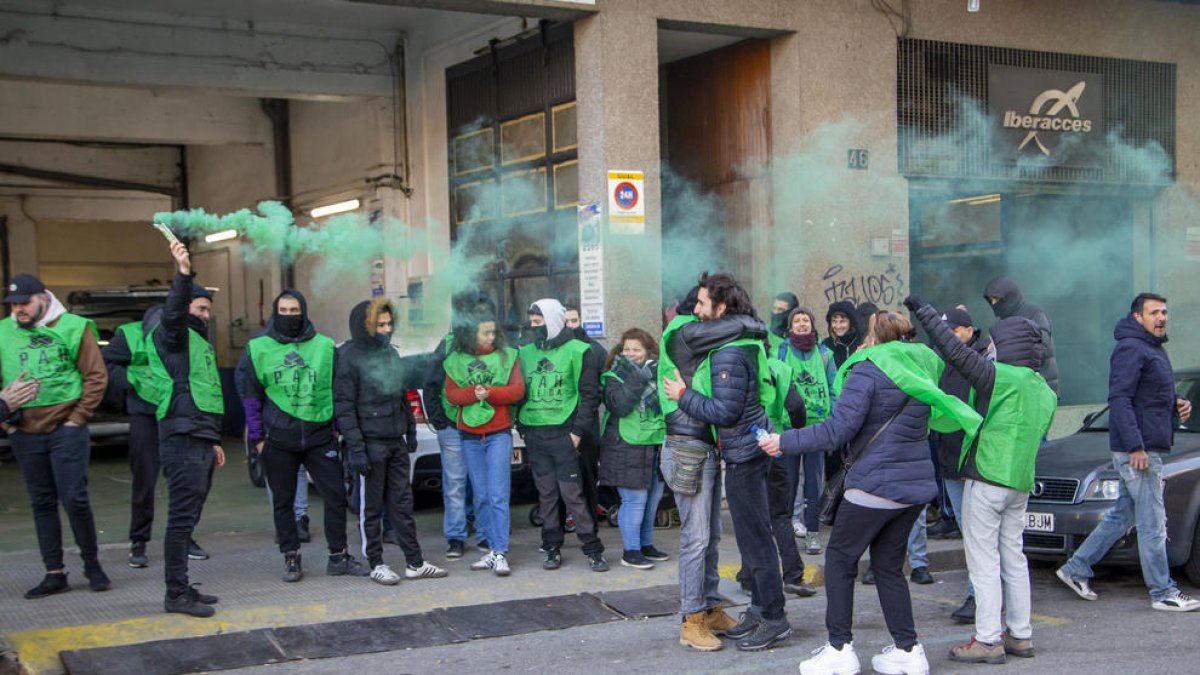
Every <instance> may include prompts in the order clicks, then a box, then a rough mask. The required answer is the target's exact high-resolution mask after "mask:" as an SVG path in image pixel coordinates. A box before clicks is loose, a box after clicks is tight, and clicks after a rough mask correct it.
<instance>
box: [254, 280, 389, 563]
mask: <svg viewBox="0 0 1200 675" xmlns="http://www.w3.org/2000/svg"><path fill="white" fill-rule="evenodd" d="M246 358H247V361H248V364H247V365H248V367H247V372H246V380H245V383H244V386H245V392H246V393H245V395H244V397H243V399H242V407H243V408H244V409H245V411H246V432H247V438H249V440H250V443H251V444H252V445H253V446H254V450H255V452H257V453H258V455H259V461H261V462H262V465H263V471H264V473H265V474H266V478H267V485H268V486H269V487H270V488H271V490H270V492H271V501H272V509H273V511H274V514H275V535H276V540H277V541H278V542H279V551H280V553H282V554H283V565H284V573H283V580H284V581H287V582H295V581H300V579H301V577H302V576H303V575H304V571H303V567H302V565H301V558H300V532H299V527H298V525H299V523H298V522H297V520H296V518H294V517H293V516H294V513H293V508H294V506H295V501H296V492H297V482H296V475H297V473H298V472H299V471H300V470H301V467H304V468H305V469H307V471H308V474H309V475H310V476H312V479H313V481H314V483H315V484H316V487H317V493H318V494H320V495H321V500H322V501H323V502H324V504H325V519H324V525H325V543H326V545H327V546H328V547H329V561H328V563H327V564H326V566H325V574H326V575H327V576H331V577H336V576H355V577H362V576H366V575H367V574H368V570H367V569H366V568H365V567H363V565H362V563H360V562H358V561H357V560H355V559H354V557H353V556H351V555H350V554H349V552H348V551H347V550H346V509H347V503H346V490H345V485H344V481H343V476H342V462H341V459H340V458H339V456H338V451H337V440H336V436H335V432H334V429H333V372H334V361H335V350H334V343H333V340H332V339H330V338H328V337H326V336H324V335H321V334H319V333H317V330H316V328H315V327H314V326H313V324H312V322H311V321H309V319H308V303H307V302H306V301H305V299H304V296H303V295H301V293H300V292H299V291H297V290H295V289H291V288H289V289H285V290H284V291H283V293H281V294H280V295H279V297H277V298H275V302H274V303H273V305H272V311H271V319H270V321H269V322H268V323H267V326H266V330H265V331H264V332H263V334H262V335H260V336H258V337H255V338H253V339H251V340H250V341H249V342H248V343H246ZM307 488H308V485H307V483H305V485H304V489H307Z"/></svg>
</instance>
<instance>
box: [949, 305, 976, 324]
mask: <svg viewBox="0 0 1200 675" xmlns="http://www.w3.org/2000/svg"><path fill="white" fill-rule="evenodd" d="M942 318H943V319H945V320H946V323H947V324H948V325H949V326H950V327H951V328H958V327H960V326H965V327H967V328H974V327H975V322H974V321H973V320H972V319H971V313H970V312H968V311H967V310H965V309H961V308H958V307H955V308H954V309H952V310H950V311H948V312H946V313H945V314H943V315H942Z"/></svg>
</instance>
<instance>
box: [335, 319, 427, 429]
mask: <svg viewBox="0 0 1200 675" xmlns="http://www.w3.org/2000/svg"><path fill="white" fill-rule="evenodd" d="M384 309H387V310H389V311H390V310H391V305H390V303H388V302H387V300H386V299H384V298H376V299H375V300H373V301H371V302H360V303H359V304H358V305H356V306H355V307H354V309H353V310H352V311H351V312H350V336H351V337H350V340H349V341H348V342H346V343H345V344H343V345H342V346H341V347H339V348H338V351H337V364H338V369H337V373H336V375H335V376H334V379H333V409H334V416H335V418H336V419H337V425H338V429H339V430H341V432H342V437H343V439H344V441H345V443H346V451H347V452H359V451H364V450H366V443H367V442H370V441H379V442H385V443H392V442H395V441H397V440H400V439H405V440H407V442H408V447H409V449H410V450H411V449H412V448H415V447H416V445H417V426H416V422H415V421H414V419H413V414H412V411H411V410H410V409H409V407H408V400H407V398H406V393H407V389H408V388H410V387H409V385H411V384H412V383H413V382H414V381H418V382H419V381H420V379H421V376H422V375H423V374H424V372H425V371H424V370H420V371H419V372H407V369H406V368H405V364H404V362H403V361H402V360H401V359H400V355H399V354H398V353H397V352H396V350H395V348H393V347H392V345H391V343H390V342H382V341H380V340H377V339H376V338H375V319H376V318H377V317H378V316H379V314H380V313H381V312H382V311H383V310H384ZM391 315H392V316H393V317H395V316H396V313H395V312H391Z"/></svg>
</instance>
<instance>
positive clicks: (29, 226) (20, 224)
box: [0, 196, 38, 283]
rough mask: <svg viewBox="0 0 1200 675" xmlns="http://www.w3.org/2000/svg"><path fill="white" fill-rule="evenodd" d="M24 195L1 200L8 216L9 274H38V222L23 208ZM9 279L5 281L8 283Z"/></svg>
mask: <svg viewBox="0 0 1200 675" xmlns="http://www.w3.org/2000/svg"><path fill="white" fill-rule="evenodd" d="M21 200H22V197H19V196H18V197H13V198H12V199H5V200H4V201H2V202H0V210H2V211H3V212H4V215H6V216H8V264H9V269H8V276H9V277H10V278H11V277H13V276H15V275H17V274H37V273H38V257H37V223H36V222H34V221H33V219H31V218H30V217H29V216H28V215H27V214H26V213H25V209H23V208H21V206H22V205H21ZM7 281H8V279H5V280H4V282H5V283H7Z"/></svg>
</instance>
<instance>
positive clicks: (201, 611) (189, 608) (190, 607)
mask: <svg viewBox="0 0 1200 675" xmlns="http://www.w3.org/2000/svg"><path fill="white" fill-rule="evenodd" d="M199 596H200V593H199V591H197V592H196V593H192V589H190V588H189V589H188V591H187V592H186V593H182V594H180V595H177V596H175V597H171V596H169V595H168V596H167V597H166V598H164V599H163V611H165V612H168V613H171V614H187V615H188V616H194V617H196V618H198V619H207V618H208V617H210V616H212V615H213V614H216V613H217V610H215V609H213V608H212V607H211V606H210V605H208V604H206V603H203V602H200V600H199Z"/></svg>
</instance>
